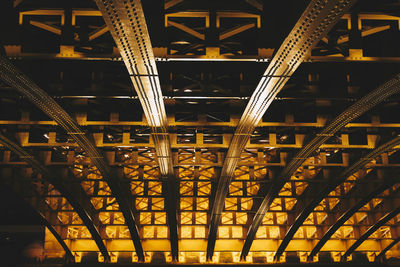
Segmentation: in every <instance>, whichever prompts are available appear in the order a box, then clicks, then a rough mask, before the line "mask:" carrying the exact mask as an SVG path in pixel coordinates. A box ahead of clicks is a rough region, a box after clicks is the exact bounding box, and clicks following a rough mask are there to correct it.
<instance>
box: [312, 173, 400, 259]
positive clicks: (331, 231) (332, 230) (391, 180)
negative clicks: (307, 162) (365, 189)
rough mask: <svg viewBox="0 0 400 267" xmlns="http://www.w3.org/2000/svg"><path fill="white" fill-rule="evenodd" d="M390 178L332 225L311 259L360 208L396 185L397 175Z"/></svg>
mask: <svg viewBox="0 0 400 267" xmlns="http://www.w3.org/2000/svg"><path fill="white" fill-rule="evenodd" d="M388 176H390V177H385V180H384V181H383V182H382V184H381V185H380V186H378V187H377V188H376V189H375V190H373V191H372V192H370V193H368V195H366V196H365V197H364V198H362V199H361V200H360V201H359V202H357V203H356V204H354V205H353V206H352V207H351V208H349V209H348V210H347V211H346V212H345V213H344V214H342V215H341V216H340V217H339V218H338V219H337V220H336V222H335V223H334V225H332V226H331V227H330V228H329V229H328V231H327V232H326V233H325V235H324V236H323V237H322V238H321V240H320V241H319V242H318V243H317V245H315V247H314V248H313V250H312V251H311V253H310V256H309V257H310V258H312V257H314V256H315V255H316V254H317V253H318V252H319V251H320V249H321V248H322V247H323V246H324V244H325V243H326V242H327V241H328V240H329V239H330V238H331V237H332V235H333V234H335V233H336V231H337V230H338V229H339V228H340V227H341V226H342V225H343V224H344V223H345V222H346V221H347V220H348V219H349V218H351V217H352V216H353V215H354V214H355V213H356V212H357V211H358V210H359V209H360V208H362V207H363V206H365V205H366V204H368V202H370V201H371V200H372V199H373V198H375V197H377V196H378V195H379V194H381V193H382V192H384V191H385V190H387V189H388V188H390V187H391V186H393V185H394V184H396V179H397V178H393V176H396V173H395V174H394V175H393V173H389V174H388Z"/></svg>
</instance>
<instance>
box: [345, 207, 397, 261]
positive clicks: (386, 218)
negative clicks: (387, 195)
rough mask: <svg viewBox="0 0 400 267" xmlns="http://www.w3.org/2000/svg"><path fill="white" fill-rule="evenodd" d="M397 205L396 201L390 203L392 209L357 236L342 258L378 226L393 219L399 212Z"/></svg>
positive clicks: (377, 228)
mask: <svg viewBox="0 0 400 267" xmlns="http://www.w3.org/2000/svg"><path fill="white" fill-rule="evenodd" d="M396 204H397V205H398V204H399V203H398V201H397V202H395V203H393V205H392V203H391V204H390V206H391V207H392V208H394V210H393V211H391V212H389V213H387V214H386V215H385V216H383V217H382V218H381V219H380V220H379V221H378V222H377V223H376V224H374V225H373V226H371V227H370V228H368V230H367V231H365V233H364V234H363V235H362V236H361V237H359V238H358V239H357V240H356V241H355V242H354V243H353V244H352V245H351V246H350V247H349V248H348V249H347V251H346V252H345V253H344V254H343V258H344V259H345V258H346V257H348V256H349V255H350V254H351V253H353V252H354V250H356V249H357V248H358V247H359V246H360V245H361V244H362V243H363V242H364V241H365V240H366V239H368V237H370V236H371V235H372V234H373V233H375V232H376V231H377V230H379V228H380V227H381V226H383V225H385V224H386V223H387V222H388V221H390V220H391V219H393V218H394V217H395V216H397V215H398V214H399V213H400V207H399V206H397V208H395V207H396Z"/></svg>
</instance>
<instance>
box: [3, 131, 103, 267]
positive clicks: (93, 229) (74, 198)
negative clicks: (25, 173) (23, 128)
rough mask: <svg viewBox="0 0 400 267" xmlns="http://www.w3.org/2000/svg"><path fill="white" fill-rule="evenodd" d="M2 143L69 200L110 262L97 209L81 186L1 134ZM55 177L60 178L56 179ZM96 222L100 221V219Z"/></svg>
mask: <svg viewBox="0 0 400 267" xmlns="http://www.w3.org/2000/svg"><path fill="white" fill-rule="evenodd" d="M0 143H1V144H2V145H4V146H5V147H7V148H8V149H9V150H11V151H12V152H14V153H15V154H17V155H18V156H19V157H20V158H21V159H23V160H24V161H25V162H26V163H28V164H29V165H31V166H32V167H33V168H35V169H36V170H37V171H39V172H40V173H41V174H42V175H43V178H44V179H45V180H47V181H48V182H49V183H51V184H52V185H53V186H54V188H55V189H57V191H59V192H60V193H61V194H62V195H63V196H64V197H65V198H66V199H67V200H68V202H69V203H70V204H71V206H72V207H73V208H74V210H75V211H76V213H77V214H78V215H79V217H80V218H81V219H82V222H83V223H84V224H85V226H86V227H87V229H88V230H89V232H90V234H91V235H92V238H93V239H94V241H95V243H96V245H97V247H98V248H99V251H100V252H101V254H102V255H103V256H104V259H105V261H109V260H110V255H109V254H108V251H107V248H106V246H105V245H104V243H103V240H102V238H101V236H100V232H99V230H98V228H97V227H98V225H97V226H96V225H95V223H94V220H95V217H96V215H95V208H94V207H93V205H92V203H91V202H90V200H89V199H88V198H87V196H86V194H85V193H84V192H82V191H83V190H82V188H81V187H80V186H75V185H76V184H75V183H73V182H72V183H71V182H69V181H67V180H66V179H62V174H61V176H60V175H56V174H55V173H54V172H51V171H50V170H49V169H48V168H46V167H45V166H44V165H42V164H41V163H40V162H39V161H38V160H37V159H35V158H34V157H33V156H32V155H30V154H29V153H28V152H26V151H25V150H24V149H23V148H22V147H20V146H19V145H18V144H17V143H15V142H13V141H11V140H10V139H9V138H7V137H6V136H4V135H2V134H0ZM55 177H59V178H58V179H56V178H55ZM74 193H75V194H74ZM77 194H78V195H77ZM78 199H81V201H79V200H78ZM96 221H98V219H97V220H96Z"/></svg>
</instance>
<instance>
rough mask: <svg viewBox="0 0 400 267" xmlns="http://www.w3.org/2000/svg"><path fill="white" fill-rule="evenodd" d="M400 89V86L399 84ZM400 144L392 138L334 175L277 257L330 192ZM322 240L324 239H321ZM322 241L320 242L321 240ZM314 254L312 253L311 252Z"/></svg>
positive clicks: (284, 241)
mask: <svg viewBox="0 0 400 267" xmlns="http://www.w3.org/2000/svg"><path fill="white" fill-rule="evenodd" d="M399 90H400V86H399ZM317 138H318V137H317ZM399 144H400V137H399V136H397V137H395V138H393V139H392V140H390V141H389V142H387V143H385V144H383V145H381V146H379V147H378V148H376V149H374V150H373V151H371V152H370V153H368V154H367V155H366V156H364V157H361V159H360V160H358V161H357V162H355V163H354V164H352V165H351V166H350V167H348V168H347V169H345V170H344V171H343V172H342V173H340V174H339V175H338V177H332V178H331V179H330V180H329V181H328V183H327V185H326V186H325V187H324V188H323V189H322V190H318V193H317V194H316V195H315V196H314V197H313V199H312V201H311V202H310V203H308V204H307V205H306V206H305V208H304V209H303V210H302V211H301V212H300V214H298V216H297V218H296V221H295V222H294V223H293V225H292V226H291V227H290V228H289V230H288V232H287V233H286V235H285V237H284V238H283V240H282V243H281V244H280V245H279V247H278V250H277V252H276V254H275V256H276V257H277V258H279V257H280V256H281V255H282V253H283V252H284V251H285V249H286V247H287V246H288V244H289V242H290V241H291V240H292V238H293V236H294V235H295V234H296V232H297V230H298V229H299V228H300V227H301V226H302V225H303V223H304V221H305V220H306V219H307V218H308V216H309V215H310V214H311V212H313V211H314V209H315V207H316V206H318V204H319V203H320V202H321V201H322V200H323V199H324V198H325V197H326V196H327V195H329V193H330V192H332V191H333V190H334V189H335V188H336V187H337V186H338V185H340V184H341V183H343V182H344V181H346V179H347V178H348V177H349V176H351V175H352V174H353V173H355V172H357V171H358V170H360V169H362V168H363V167H364V166H365V165H366V164H367V163H369V162H371V160H373V159H375V158H376V157H377V156H379V155H381V154H383V153H385V152H387V151H389V150H391V149H393V148H394V147H395V146H397V145H399ZM321 241H322V240H321ZM321 241H320V242H321ZM311 254H312V253H311Z"/></svg>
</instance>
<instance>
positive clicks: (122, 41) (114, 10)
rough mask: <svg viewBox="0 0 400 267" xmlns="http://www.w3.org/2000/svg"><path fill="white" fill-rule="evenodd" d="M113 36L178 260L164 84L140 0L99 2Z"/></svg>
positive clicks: (175, 194) (173, 256)
mask: <svg viewBox="0 0 400 267" xmlns="http://www.w3.org/2000/svg"><path fill="white" fill-rule="evenodd" d="M96 4H97V6H98V7H99V10H100V11H101V13H102V15H103V18H104V21H105V22H106V24H107V26H108V28H109V29H110V33H111V35H112V37H113V38H114V41H115V43H116V44H117V47H118V49H119V51H120V54H121V57H122V59H123V61H124V63H125V66H126V68H127V70H128V73H129V76H130V77H131V81H132V83H133V85H134V88H135V90H136V92H137V94H138V98H139V100H140V103H141V105H142V107H143V111H144V114H145V116H146V119H147V122H148V124H149V126H150V127H151V129H152V133H151V136H152V139H153V142H154V147H155V150H156V156H157V160H158V163H159V167H160V173H161V179H162V181H163V184H164V190H165V191H166V203H167V207H166V210H167V217H168V225H169V234H170V241H171V254H172V259H173V260H174V261H176V260H178V229H177V227H178V225H177V193H178V190H177V181H176V178H175V173H174V169H173V163H172V152H171V144H170V140H169V135H168V131H167V127H168V124H167V116H166V112H165V107H164V102H163V96H162V92H161V86H160V81H159V77H158V72H157V66H156V61H155V57H154V54H153V50H152V46H151V41H150V36H149V33H148V30H147V25H146V20H145V18H144V14H143V9H142V4H141V2H140V1H139V0H131V1H124V2H122V1H116V0H108V1H103V0H96Z"/></svg>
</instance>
